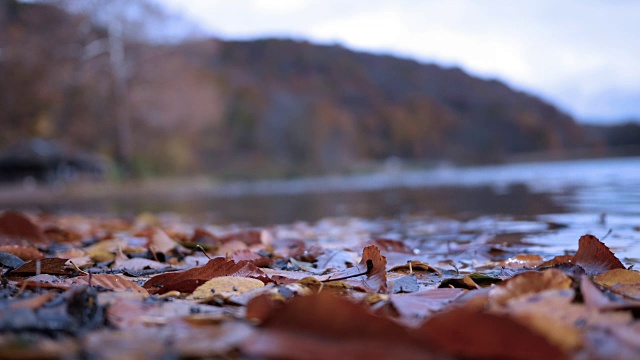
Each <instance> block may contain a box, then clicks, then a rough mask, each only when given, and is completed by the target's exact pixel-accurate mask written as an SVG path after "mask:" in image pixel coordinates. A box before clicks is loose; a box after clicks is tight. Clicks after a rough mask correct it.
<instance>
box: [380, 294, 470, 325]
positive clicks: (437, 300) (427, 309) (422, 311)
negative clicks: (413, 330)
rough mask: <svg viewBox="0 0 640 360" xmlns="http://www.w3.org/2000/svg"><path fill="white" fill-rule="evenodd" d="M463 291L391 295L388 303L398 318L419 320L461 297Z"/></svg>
mask: <svg viewBox="0 0 640 360" xmlns="http://www.w3.org/2000/svg"><path fill="white" fill-rule="evenodd" d="M464 292H465V291H464V290H463V289H451V288H447V289H429V290H423V291H418V292H414V293H410V294H402V295H391V296H390V297H389V301H390V302H391V304H393V307H394V308H395V310H396V311H397V312H398V313H399V314H400V316H402V317H405V318H407V319H416V318H418V319H421V318H424V317H426V316H427V315H430V314H432V313H434V312H436V311H440V310H442V309H443V308H444V306H445V305H446V304H448V303H450V302H451V301H453V300H455V299H456V298H457V297H458V296H460V295H462V294H463V293H464Z"/></svg>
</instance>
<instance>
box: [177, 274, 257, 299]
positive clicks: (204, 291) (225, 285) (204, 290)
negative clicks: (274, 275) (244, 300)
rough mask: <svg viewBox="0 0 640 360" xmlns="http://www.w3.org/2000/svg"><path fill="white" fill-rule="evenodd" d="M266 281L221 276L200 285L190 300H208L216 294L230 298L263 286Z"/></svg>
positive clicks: (190, 296) (189, 297)
mask: <svg viewBox="0 0 640 360" xmlns="http://www.w3.org/2000/svg"><path fill="white" fill-rule="evenodd" d="M263 286H264V283H263V282H262V281H260V280H256V279H252V278H248V277H240V276H220V277H214V278H213V279H211V280H208V281H207V282H205V283H204V284H202V285H200V286H198V287H197V288H196V289H195V290H194V291H193V293H192V294H191V295H189V296H188V297H187V299H190V300H205V301H206V300H208V299H210V298H212V297H214V296H216V297H217V296H221V297H223V298H228V297H231V296H234V295H241V294H244V293H246V292H248V291H251V290H253V289H257V288H261V287H263Z"/></svg>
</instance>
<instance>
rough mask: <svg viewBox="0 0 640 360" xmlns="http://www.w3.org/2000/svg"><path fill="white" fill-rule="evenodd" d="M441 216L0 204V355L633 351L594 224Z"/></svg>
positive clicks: (515, 355) (565, 354)
mask: <svg viewBox="0 0 640 360" xmlns="http://www.w3.org/2000/svg"><path fill="white" fill-rule="evenodd" d="M452 222H453V221H452V220H448V219H437V218H426V217H425V218H422V219H417V218H411V219H408V220H404V221H400V220H397V219H396V220H380V219H379V220H376V221H367V220H363V219H355V218H343V219H323V220H320V221H318V222H317V223H315V224H309V223H301V222H297V223H295V224H291V225H275V226H269V227H264V228H243V227H241V226H238V225H228V226H219V225H212V224H192V223H190V222H189V221H187V220H182V219H179V218H176V217H170V218H162V217H160V216H154V215H153V214H144V215H141V216H139V217H138V218H136V219H133V220H126V219H109V218H104V217H103V218H99V217H90V216H80V215H49V214H46V215H38V214H23V213H19V212H14V211H7V212H4V213H2V214H0V264H1V265H2V274H1V278H0V280H1V285H0V354H2V357H3V358H25V357H31V358H34V357H37V358H43V357H52V358H61V357H65V358H83V357H91V358H94V357H95V358H102V359H110V358H113V359H118V358H167V357H182V358H184V357H189V358H210V357H225V358H301V359H324V358H330V357H335V358H366V357H368V358H372V359H385V358H389V359H391V358H405V359H413V358H416V359H417V358H421V359H425V358H426V359H430V358H431V359H448V358H474V359H493V358H509V359H538V358H554V359H563V358H566V359H572V358H573V359H581V358H635V357H638V356H640V345H638V342H637V339H638V338H640V322H639V321H638V317H639V316H640V295H639V294H640V290H639V289H640V275H639V274H640V273H638V272H637V271H634V270H632V269H627V268H625V266H624V264H623V263H622V261H620V260H619V259H618V258H617V257H616V256H615V254H614V253H613V252H612V251H611V250H610V249H609V248H608V247H607V245H605V244H604V243H603V242H601V241H600V240H599V239H597V238H596V237H595V236H592V235H585V236H582V237H580V239H576V240H577V241H576V243H577V249H578V250H577V252H576V253H575V254H571V253H565V254H553V253H539V254H535V253H531V252H530V251H529V249H527V248H526V246H527V244H525V243H524V242H523V241H516V242H505V241H501V243H502V244H501V245H500V246H499V247H498V246H496V245H495V242H496V241H488V239H494V240H495V239H508V238H509V236H510V235H509V233H503V234H499V235H495V234H493V235H492V234H487V233H486V231H487V230H486V229H484V228H482V226H480V227H479V228H478V229H476V230H475V232H474V229H473V226H472V225H473V224H474V221H470V222H468V223H466V224H461V225H460V226H459V227H458V228H457V229H458V230H455V229H456V227H455V226H452ZM478 223H480V224H482V223H483V222H482V221H480V222H478ZM442 224H445V225H442ZM441 225H442V226H441ZM401 227H404V229H403V232H402V233H403V234H404V235H402V236H398V229H399V228H401ZM450 229H454V230H453V232H452V233H446V232H447V231H449V230H450ZM460 229H462V231H460ZM456 231H457V232H456ZM550 231H552V230H550ZM513 236H515V237H518V238H519V239H520V238H521V237H522V234H520V233H518V234H514V235H513ZM456 237H458V238H459V239H460V240H459V241H456V240H455V238H456ZM431 238H432V239H431ZM442 238H448V239H454V240H447V241H442V240H441V239H442ZM492 242H493V243H492ZM604 343H606V344H608V345H607V346H603V345H602V344H604ZM25 344H28V349H29V350H28V351H27V350H25V346H24V345H25Z"/></svg>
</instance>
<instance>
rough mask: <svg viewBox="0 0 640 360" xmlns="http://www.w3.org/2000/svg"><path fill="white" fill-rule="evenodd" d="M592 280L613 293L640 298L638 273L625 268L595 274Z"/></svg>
mask: <svg viewBox="0 0 640 360" xmlns="http://www.w3.org/2000/svg"><path fill="white" fill-rule="evenodd" d="M593 281H594V282H595V283H596V284H598V285H600V286H603V287H605V288H607V289H609V290H611V291H613V292H614V293H617V294H620V295H623V296H626V297H628V298H631V299H635V300H640V273H639V272H637V271H633V270H627V269H612V270H609V271H607V272H605V273H603V274H600V275H597V276H595V277H594V278H593Z"/></svg>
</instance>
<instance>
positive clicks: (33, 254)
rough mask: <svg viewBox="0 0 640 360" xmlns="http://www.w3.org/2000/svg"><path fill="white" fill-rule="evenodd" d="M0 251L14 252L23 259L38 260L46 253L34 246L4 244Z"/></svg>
mask: <svg viewBox="0 0 640 360" xmlns="http://www.w3.org/2000/svg"><path fill="white" fill-rule="evenodd" d="M0 251H3V252H6V253H9V254H13V255H15V256H17V257H19V258H20V259H22V260H23V261H29V260H37V259H42V258H44V254H43V253H42V252H40V251H39V250H38V249H36V248H34V247H33V246H25V245H2V246H0Z"/></svg>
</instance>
